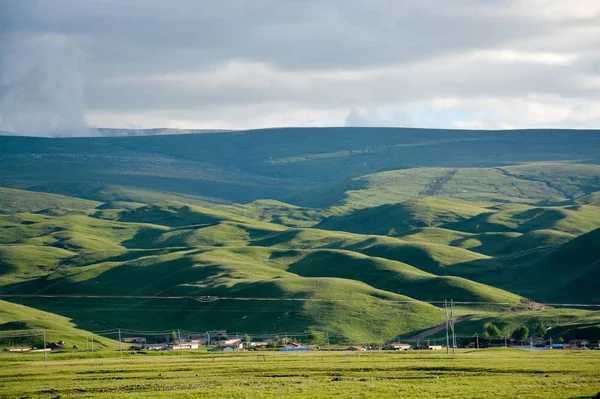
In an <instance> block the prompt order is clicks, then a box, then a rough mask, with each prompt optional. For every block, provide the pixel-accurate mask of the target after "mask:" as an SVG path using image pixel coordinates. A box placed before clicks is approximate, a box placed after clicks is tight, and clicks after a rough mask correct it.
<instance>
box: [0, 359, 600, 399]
mask: <svg viewBox="0 0 600 399" xmlns="http://www.w3.org/2000/svg"><path fill="white" fill-rule="evenodd" d="M594 352H595V351H594ZM594 352H592V351H588V352H575V351H573V352H564V351H524V350H510V349H508V350H505V349H499V350H479V351H476V350H472V351H459V352H458V354H457V355H455V356H452V357H451V358H449V357H448V356H446V355H445V354H442V353H439V352H437V353H434V352H427V351H421V352H409V353H406V352H405V353H377V352H374V353H373V352H369V353H360V354H356V353H354V354H349V353H347V352H346V353H343V352H342V353H339V352H338V353H335V352H333V353H323V352H313V353H287V354H285V353H274V352H271V353H269V352H267V353H261V354H260V355H259V356H257V355H256V354H255V353H245V354H232V355H226V354H216V355H215V354H210V353H206V352H204V353H194V354H192V353H186V354H185V356H184V357H183V358H180V357H179V356H178V354H177V353H171V354H160V355H159V354H156V355H154V356H152V355H151V354H147V355H141V354H135V355H129V354H126V356H125V358H124V359H118V358H112V359H111V358H101V359H85V360H84V359H80V360H79V359H70V360H67V359H68V355H66V354H58V353H53V354H51V356H50V362H49V363H48V365H44V363H42V362H40V361H34V360H38V359H39V358H40V355H41V354H0V364H3V365H8V366H9V367H4V368H3V371H2V373H0V396H2V397H6V398H13V397H15V398H17V397H30V398H56V397H61V398H64V397H69V398H79V397H82V398H83V397H90V396H93V397H99V398H172V397H178V398H197V397H202V398H255V397H256V398H281V397H285V398H322V397H327V398H330V397H340V398H432V397H446V398H465V397H468V398H475V397H476V398H516V397H526V398H574V397H577V398H593V397H594V396H595V395H596V394H597V393H598V392H599V391H600V382H599V381H600V371H599V370H600V357H599V356H598V353H594ZM60 359H63V360H62V361H59V360H60Z"/></svg>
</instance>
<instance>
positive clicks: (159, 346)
mask: <svg viewBox="0 0 600 399" xmlns="http://www.w3.org/2000/svg"><path fill="white" fill-rule="evenodd" d="M168 346H169V344H167V343H162V344H146V345H144V346H143V349H147V350H151V351H164V350H166V349H167V347H168Z"/></svg>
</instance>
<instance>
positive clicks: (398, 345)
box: [383, 343, 411, 351]
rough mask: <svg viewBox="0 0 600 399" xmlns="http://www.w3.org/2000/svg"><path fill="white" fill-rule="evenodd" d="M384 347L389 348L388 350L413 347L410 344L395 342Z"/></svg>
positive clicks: (403, 349) (401, 349)
mask: <svg viewBox="0 0 600 399" xmlns="http://www.w3.org/2000/svg"><path fill="white" fill-rule="evenodd" d="M383 349H384V350H388V351H407V350H409V349H411V346H410V345H409V344H399V343H395V344H388V345H386V346H385V347H384V348H383Z"/></svg>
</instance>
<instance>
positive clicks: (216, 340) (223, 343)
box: [3, 330, 600, 352]
mask: <svg viewBox="0 0 600 399" xmlns="http://www.w3.org/2000/svg"><path fill="white" fill-rule="evenodd" d="M240 335H241V334H234V336H229V335H228V334H227V331H226V330H215V331H208V332H206V333H203V334H202V333H193V334H192V333H184V334H181V332H172V333H171V334H166V335H163V336H162V339H157V338H158V337H157V336H156V335H155V334H153V335H152V336H151V338H150V339H149V338H148V337H146V336H127V337H121V339H120V340H119V349H120V350H122V351H130V352H143V351H193V350H204V351H210V352H238V351H279V352H303V351H348V352H363V351H364V352H366V351H409V350H410V351H413V350H426V351H443V350H446V348H447V346H446V345H443V344H440V343H439V342H440V340H422V341H415V342H413V343H406V342H404V343H403V342H387V343H381V344H379V345H342V344H329V343H327V344H325V345H315V344H303V343H301V342H298V340H297V339H296V340H295V339H292V338H288V337H287V336H284V337H279V336H277V335H275V336H270V337H266V338H265V337H256V338H255V337H251V336H249V335H247V334H243V335H241V336H240ZM93 342H94V341H93V339H91V340H90V339H88V341H87V345H86V347H85V348H81V347H79V346H78V345H68V344H67V342H66V341H64V340H60V341H52V342H45V343H44V345H43V346H42V345H38V346H41V347H40V348H38V347H37V346H26V345H20V346H19V345H9V346H6V347H4V348H3V351H4V352H50V351H58V350H75V351H76V350H87V351H90V350H91V351H92V352H93V351H94V343H93ZM458 342H459V343H460V344H458V345H457V346H456V347H455V348H470V349H483V348H501V347H507V348H515V349H526V350H588V349H590V350H593V349H596V350H600V342H591V341H589V340H586V339H573V340H570V341H569V342H566V343H565V342H553V341H552V339H549V340H546V339H543V338H539V337H536V336H532V337H529V339H528V340H526V341H521V342H519V341H515V340H514V339H508V338H504V337H502V338H499V337H497V338H483V337H481V338H480V337H479V336H478V335H477V334H476V335H475V336H473V337H470V338H461V339H460V340H459V341H458ZM98 349H99V348H98V347H96V350H98ZM448 349H452V348H451V347H449V348H448Z"/></svg>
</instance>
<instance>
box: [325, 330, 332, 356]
mask: <svg viewBox="0 0 600 399" xmlns="http://www.w3.org/2000/svg"><path fill="white" fill-rule="evenodd" d="M325 335H327V351H331V345H330V344H329V329H327V330H325Z"/></svg>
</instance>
